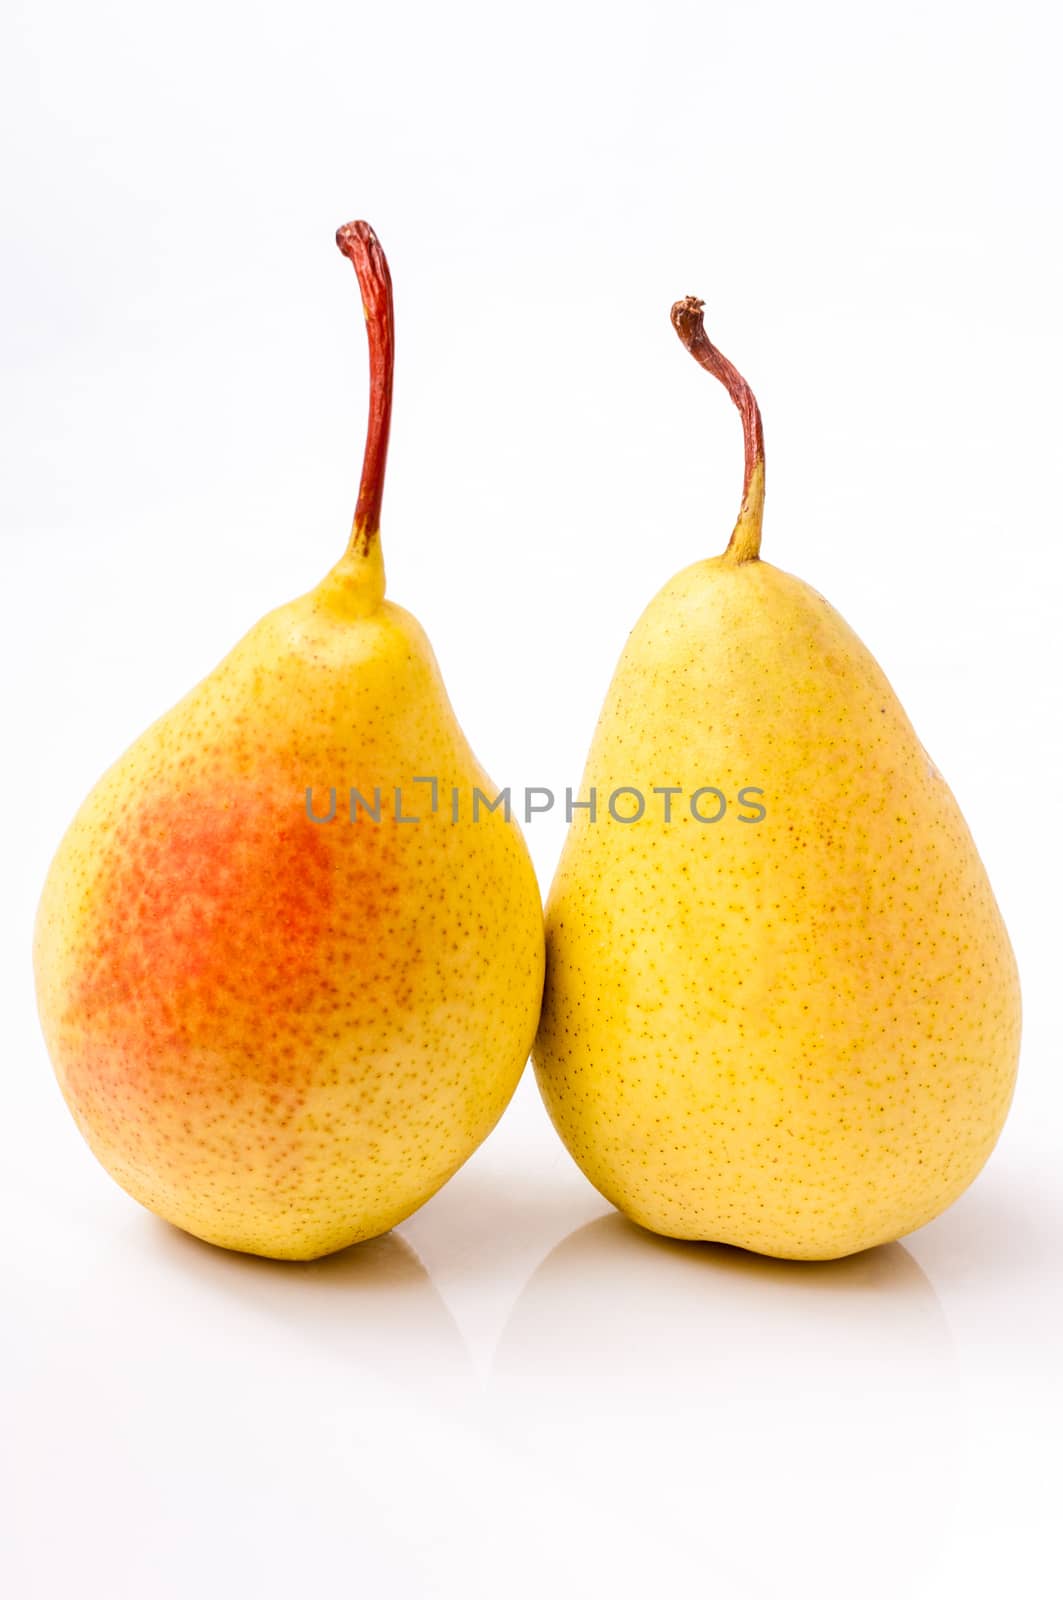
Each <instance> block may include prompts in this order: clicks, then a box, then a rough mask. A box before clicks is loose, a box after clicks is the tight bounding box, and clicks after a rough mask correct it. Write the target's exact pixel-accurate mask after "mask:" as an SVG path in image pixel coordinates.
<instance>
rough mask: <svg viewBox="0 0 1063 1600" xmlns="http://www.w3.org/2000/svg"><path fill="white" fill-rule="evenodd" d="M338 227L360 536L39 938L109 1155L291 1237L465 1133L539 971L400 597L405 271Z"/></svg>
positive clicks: (514, 887)
mask: <svg viewBox="0 0 1063 1600" xmlns="http://www.w3.org/2000/svg"><path fill="white" fill-rule="evenodd" d="M337 243H338V244H339V246H340V248H341V250H342V251H343V253H344V254H345V255H346V256H347V257H348V258H349V259H350V260H351V262H352V263H353V265H354V267H355V270H356V272H357V274H358V279H359V283H360V285H361V290H362V300H363V306H364V310H365V316H366V325H367V330H368V335H369V348H370V383H371V388H370V411H369V427H368V434H367V440H366V448H365V459H364V465H363V472H362V482H361V488H360V492H359V497H358V506H357V511H356V513H355V518H354V526H353V530H352V533H351V538H350V543H349V545H348V548H347V551H346V553H345V555H344V556H343V558H342V559H341V560H340V562H339V563H338V564H337V565H336V566H335V567H334V568H333V569H332V571H331V572H330V573H329V574H328V575H327V577H326V578H325V579H324V581H323V582H322V583H321V584H319V585H318V587H317V588H316V589H314V590H312V591H311V593H309V594H307V595H304V596H303V597H302V598H301V599H299V600H295V601H293V602H292V603H291V604H290V605H286V606H282V607H281V608H280V609H279V610H277V611H274V612H272V613H271V614H270V615H268V616H266V617H265V618H264V619H263V620H262V621H261V622H259V623H258V624H257V626H255V627H254V628H252V630H251V632H250V633H249V634H247V636H246V637H245V638H244V639H243V640H242V641H241V643H240V644H238V645H237V646H236V648H235V650H233V652H232V653H231V654H230V655H229V656H228V657H226V659H225V660H224V661H223V662H222V663H221V665H220V666H219V667H218V668H217V669H216V670H215V671H214V672H213V673H211V675H210V676H209V677H208V678H206V679H205V680H204V681H203V682H202V683H201V684H199V685H198V687H197V688H195V689H193V690H192V691H191V693H190V694H188V695H187V696H186V697H185V699H183V700H182V701H181V702H180V703H179V704H178V705H177V706H175V707H174V708H173V710H172V711H170V712H168V713H167V714H166V715H165V716H164V717H162V718H161V720H160V721H158V722H156V723H155V724H154V726H153V727H151V728H150V729H149V730H148V731H147V733H145V734H144V735H143V737H142V738H140V739H139V740H138V741H137V742H136V743H135V744H134V745H133V746H132V747H131V748H130V749H129V750H128V751H127V752H126V754H125V755H123V756H122V757H121V759H120V760H119V761H118V762H117V763H116V764H115V766H113V767H112V768H111V769H110V771H109V772H108V773H107V774H106V775H105V776H104V777H103V778H102V779H101V781H100V782H99V784H98V785H97V786H96V788H95V789H94V790H93V791H92V793H91V794H90V795H89V797H88V799H87V800H86V801H85V803H84V805H83V806H82V808H81V810H80V811H79V812H78V814H77V816H76V817H75V819H74V821H73V823H72V825H71V827H70V829H69V831H68V833H67V834H66V837H65V838H64V839H63V841H62V844H61V845H60V847H59V851H58V854H57V856H56V858H55V860H54V862H53V864H52V867H51V869H50V872H49V875H48V879H47V882H46V885H45V888H44V894H43V898H42V901H41V906H40V910H39V913H38V919H37V931H36V940H35V952H34V954H35V967H36V976H37V990H38V1001H39V1006H40V1014H41V1021H42V1024H43V1028H44V1034H45V1038H46V1040H47V1044H48V1048H49V1051H50V1053H51V1057H52V1061H53V1063H54V1066H55V1070H56V1074H57V1076H58V1079H59V1083H60V1086H61V1088H62V1091H63V1094H64V1095H65V1097H66V1100H67V1103H68V1105H69V1107H70V1109H71V1111H72V1112H73V1114H74V1117H75V1119H76V1121H77V1123H78V1126H79V1127H80V1129H81V1131H82V1133H83V1134H84V1135H85V1138H86V1139H87V1140H88V1142H89V1144H90V1145H91V1147H92V1149H93V1150H94V1152H95V1153H96V1155H97V1156H98V1157H99V1159H100V1161H101V1162H102V1163H103V1165H104V1166H105V1167H106V1168H107V1170H108V1171H109V1172H110V1173H111V1175H112V1176H113V1177H114V1178H116V1179H117V1181H118V1182H119V1183H120V1184H121V1185H122V1187H123V1188H125V1189H126V1190H128V1192H129V1193H130V1194H131V1195H133V1196H135V1198H136V1199H137V1200H139V1201H141V1202H142V1203H143V1204H144V1205H145V1206H148V1207H149V1208H150V1209H151V1210H152V1211H155V1212H157V1213H158V1214H159V1215H160V1216H163V1217H166V1218H167V1219H168V1220H169V1221H171V1222H173V1223H176V1224H177V1225H178V1226H179V1227H181V1228H185V1229H187V1230H188V1232H190V1233H194V1234H197V1235H199V1236H200V1237H201V1238H203V1239H207V1240H210V1241H212V1242H213V1243H215V1244H220V1245H227V1246H229V1247H231V1248H233V1249H236V1250H246V1251H251V1252H254V1253H257V1254H260V1255H269V1256H278V1257H290V1258H297V1259H306V1258H310V1257H314V1256H319V1255H322V1254H324V1253H326V1252H327V1251H332V1250H337V1249H340V1248H341V1247H343V1246H344V1245H348V1244H351V1243H353V1242H354V1241H356V1240H359V1239H366V1238H369V1237H371V1236H372V1235H375V1234H379V1233H383V1232H384V1231H386V1230H387V1229H388V1228H390V1227H392V1226H393V1225H394V1224H395V1223H397V1222H400V1221H401V1220H402V1218H404V1217H406V1216H407V1215H408V1214H409V1213H410V1212H411V1211H413V1210H414V1209H415V1208H416V1207H417V1206H419V1205H420V1204H421V1203H422V1202H423V1201H424V1200H426V1199H427V1198H428V1197H429V1195H431V1194H432V1193H433V1192H434V1191H435V1190H436V1189H438V1188H439V1186H440V1185H441V1184H442V1183H444V1182H445V1181H446V1179H447V1178H449V1177H450V1176H451V1174H452V1173H453V1172H454V1171H455V1170H456V1169H457V1168H458V1167H459V1166H460V1165H461V1163H462V1162H463V1161H465V1159H466V1158H467V1157H468V1156H469V1155H470V1154H471V1153H472V1151H473V1150H474V1149H475V1148H476V1146H477V1145H478V1144H479V1143H480V1141H481V1140H482V1139H483V1138H484V1137H485V1136H486V1135H487V1133H488V1132H489V1131H490V1129H491V1128H492V1127H493V1126H494V1124H495V1122H496V1121H497V1120H498V1118H499V1116H500V1115H501V1113H502V1111H503V1109H504V1107H505V1105H506V1103H507V1101H508V1100H509V1098H510V1095H511V1094H512V1092H513V1090H514V1088H515V1087H516V1084H517V1080H518V1078H519V1077H520V1074H521V1071H522V1069H523V1067H524V1064H525V1061H526V1059H527V1055H528V1050H529V1047H530V1045H531V1040H532V1037H533V1035H534V1032H535V1026H536V1022H537V1020H538V1015H539V1002H540V998H541V992H542V977H543V927H542V910H541V904H540V899H539V892H538V887H537V885H536V881H535V876H534V873H533V871H532V866H531V862H530V860H529V857H528V853H527V850H526V847H525V844H524V841H523V839H522V838H521V836H520V833H519V831H518V829H517V827H516V825H515V824H514V823H513V822H512V821H511V820H509V816H508V801H506V803H505V804H503V799H504V797H503V799H500V798H499V797H498V794H497V791H496V790H495V789H494V788H493V787H492V786H491V784H490V781H489V780H488V778H487V777H486V775H485V774H484V772H483V771H482V769H481V768H480V766H479V765H478V764H477V762H476V759H475V757H474V755H473V753H472V751H471V750H470V748H469V746H468V744H467V743H466V740H465V737H464V735H463V734H462V731H461V728H460V727H459V726H458V723H457V721H456V719H455V716H454V713H453V710H452V709H451V706H450V702H449V700H448V698H447V694H446V690H445V689H444V687H443V682H442V679H441V677H440V674H439V669H438V667H437V665H436V661H435V658H434V656H433V654H432V650H431V647H430V645H429V643H428V640H427V639H426V637H425V635H424V633H423V632H422V630H421V628H420V627H419V626H418V624H417V622H416V621H415V620H414V618H413V617H412V616H410V615H409V613H408V612H406V611H403V610H401V609H400V607H398V606H395V605H392V604H390V603H389V602H388V601H386V600H385V599H384V570H383V565H382V561H381V554H380V538H379V518H380V502H381V495H382V490H383V480H384V467H385V461H386V454H387V443H388V432H389V425H390V415H391V388H392V367H393V350H394V334H393V310H392V295H391V281H390V275H389V273H388V268H387V262H386V260H385V258H384V255H383V252H382V250H381V248H380V245H379V243H378V241H377V239H376V237H375V235H374V233H373V231H372V229H371V228H370V227H369V226H368V225H367V224H366V223H364V222H357V223H351V224H349V225H347V226H346V227H344V228H341V229H340V231H339V233H338V235H337ZM491 806H494V807H495V809H490V807H491Z"/></svg>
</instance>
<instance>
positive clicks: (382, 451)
mask: <svg viewBox="0 0 1063 1600" xmlns="http://www.w3.org/2000/svg"><path fill="white" fill-rule="evenodd" d="M336 243H337V244H338V245H339V247H340V249H341V250H342V251H343V254H344V255H345V256H346V257H347V260H348V261H349V262H350V263H351V265H352V266H353V267H354V270H355V272H356V273H357V274H358V287H359V288H360V289H361V291H362V309H363V311H364V312H365V328H366V333H367V335H368V338H369V421H368V423H367V426H366V433H365V455H364V457H363V458H362V481H361V483H360V484H359V486H358V504H357V506H356V507H355V512H354V524H353V526H352V528H351V542H350V546H349V549H350V550H351V552H352V553H357V554H359V555H363V556H365V555H368V554H369V550H370V547H371V546H372V543H373V541H374V539H376V537H377V535H378V534H379V532H380V505H381V501H382V500H383V498H384V473H385V471H386V470H387V461H388V435H389V434H390V432H391V391H392V375H393V372H394V367H395V305H394V301H393V299H392V294H391V273H390V272H389V271H388V262H387V257H386V256H385V254H384V252H383V250H382V249H381V246H380V240H379V239H378V238H377V236H376V234H375V233H374V232H373V230H372V228H371V227H370V226H369V224H368V222H347V223H345V224H344V226H343V227H342V228H339V229H338V230H337V232H336Z"/></svg>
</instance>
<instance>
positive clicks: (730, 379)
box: [672, 295, 764, 562]
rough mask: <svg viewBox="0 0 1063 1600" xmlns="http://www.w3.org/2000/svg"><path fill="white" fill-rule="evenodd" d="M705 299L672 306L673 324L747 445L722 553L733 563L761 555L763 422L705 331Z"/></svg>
mask: <svg viewBox="0 0 1063 1600" xmlns="http://www.w3.org/2000/svg"><path fill="white" fill-rule="evenodd" d="M704 304H705V302H704V301H703V300H698V299H695V297H694V296H693V295H688V296H687V297H686V299H685V300H677V301H676V303H675V305H674V306H673V307H672V326H673V328H674V329H675V331H676V333H677V334H678V335H679V337H680V339H681V341H682V343H683V344H684V345H685V347H686V348H687V349H688V350H689V351H690V354H691V355H692V356H693V357H694V360H695V361H697V362H699V363H700V365H701V366H703V367H704V368H705V371H706V372H711V373H712V375H713V377H714V378H718V379H719V380H720V382H721V383H722V384H723V386H724V388H725V389H726V390H727V393H728V394H729V395H730V396H731V399H732V400H733V401H734V403H735V405H736V406H737V407H738V411H739V414H740V416H741V418H742V437H743V439H744V440H745V447H746V470H745V478H744V481H743V484H742V507H741V510H740V511H739V513H738V521H737V522H736V523H735V527H734V532H733V533H732V534H731V539H730V543H729V544H728V546H727V550H726V552H725V554H727V555H729V556H730V557H731V558H732V559H733V560H734V561H736V562H743V561H756V560H757V559H758V558H759V556H760V529H761V520H762V517H763V511H764V424H763V422H762V421H761V419H760V407H759V406H758V405H757V402H756V397H755V395H754V394H753V391H752V389H751V388H750V387H749V384H748V383H747V382H746V380H745V379H744V378H743V376H742V374H741V373H740V372H739V371H738V369H737V367H733V366H732V365H731V363H730V362H729V361H728V359H727V357H726V356H724V355H721V354H720V352H719V350H717V348H716V346H715V345H714V344H713V343H712V341H711V340H710V339H709V336H708V334H707V333H706V332H705V323H704V319H703V317H702V308H703V306H704Z"/></svg>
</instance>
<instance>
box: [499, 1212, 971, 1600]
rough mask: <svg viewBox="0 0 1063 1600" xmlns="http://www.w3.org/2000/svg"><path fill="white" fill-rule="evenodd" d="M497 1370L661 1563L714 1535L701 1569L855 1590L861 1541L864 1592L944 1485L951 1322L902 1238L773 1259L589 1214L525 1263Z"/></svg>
mask: <svg viewBox="0 0 1063 1600" xmlns="http://www.w3.org/2000/svg"><path fill="white" fill-rule="evenodd" d="M494 1385H495V1389H496V1392H497V1394H498V1396H499V1403H498V1406H497V1408H496V1417H497V1420H498V1424H499V1426H500V1427H502V1428H504V1429H506V1430H507V1431H509V1432H511V1433H513V1434H516V1435H519V1436H520V1437H521V1438H522V1439H523V1440H524V1441H525V1442H526V1443H527V1445H528V1447H529V1448H530V1450H531V1451H532V1452H533V1453H534V1454H535V1455H536V1457H537V1458H538V1459H539V1461H540V1462H541V1466H542V1469H543V1470H544V1471H548V1470H551V1467H552V1468H553V1470H561V1471H563V1472H565V1473H566V1474H570V1475H571V1476H572V1480H573V1492H578V1488H577V1486H578V1483H579V1481H580V1480H581V1479H582V1480H583V1481H588V1480H589V1481H593V1482H595V1483H596V1484H597V1485H598V1487H599V1490H601V1489H602V1488H603V1487H606V1486H607V1492H608V1493H611V1494H613V1495H615V1496H616V1498H617V1500H618V1501H620V1502H622V1503H623V1504H625V1505H626V1506H627V1507H628V1508H629V1513H630V1515H631V1517H632V1518H637V1519H638V1520H639V1521H640V1522H642V1523H643V1524H646V1523H648V1524H650V1525H651V1526H653V1527H656V1529H658V1530H659V1535H658V1536H659V1541H660V1545H661V1548H662V1562H663V1565H664V1566H665V1567H667V1568H670V1569H674V1570H675V1571H676V1573H677V1574H678V1573H681V1572H682V1571H688V1572H689V1571H690V1570H691V1567H690V1563H691V1562H692V1561H696V1559H697V1556H698V1553H699V1551H701V1552H702V1553H703V1555H704V1552H705V1550H706V1547H711V1558H710V1559H708V1561H707V1565H706V1570H714V1571H717V1572H726V1573H728V1574H730V1575H731V1576H732V1578H733V1579H734V1580H735V1581H736V1582H738V1583H740V1584H741V1592H742V1593H748V1594H750V1595H761V1594H763V1595H765V1596H769V1595H771V1596H774V1595H778V1594H781V1593H785V1592H788V1590H789V1591H790V1592H792V1587H793V1583H794V1579H795V1575H796V1574H798V1573H801V1574H810V1573H814V1574H815V1587H816V1592H817V1593H819V1594H821V1595H824V1596H830V1595H835V1594H837V1595H839V1596H841V1595H850V1594H852V1593H853V1590H854V1564H856V1565H857V1566H859V1568H861V1569H864V1568H865V1567H866V1560H867V1552H868V1550H869V1549H871V1550H874V1552H875V1556H874V1561H873V1563H872V1570H870V1571H867V1570H861V1577H860V1584H859V1592H860V1593H862V1594H864V1595H868V1594H876V1595H877V1594H883V1595H886V1594H896V1593H897V1592H898V1588H899V1585H900V1584H901V1583H902V1580H903V1579H904V1578H905V1577H906V1576H907V1575H909V1574H910V1573H911V1570H912V1565H913V1563H914V1564H915V1565H916V1567H917V1568H918V1569H922V1568H923V1567H924V1566H925V1565H926V1563H927V1561H928V1560H929V1559H930V1556H931V1554H932V1549H931V1547H932V1546H933V1544H934V1542H935V1541H936V1540H937V1539H938V1538H939V1537H940V1530H941V1529H942V1527H943V1526H944V1524H945V1520H946V1517H947V1513H948V1509H949V1507H948V1501H949V1498H950V1496H951V1495H952V1494H953V1492H954V1488H955V1483H956V1473H955V1460H954V1458H955V1455H956V1452H957V1450H958V1448H959V1441H960V1438H961V1436H962V1420H961V1417H960V1415H959V1410H958V1404H957V1384H956V1373H955V1362H954V1355H953V1349H952V1344H951V1339H950V1336H949V1331H948V1327H947V1324H946V1322H945V1319H944V1316H943V1314H942V1311H941V1307H940V1305H939V1303H938V1300H937V1297H936V1296H935V1294H934V1291H933V1288H932V1287H931V1285H930V1283H929V1281H928V1280H927V1278H926V1276H925V1274H924V1273H923V1272H922V1271H921V1270H920V1268H919V1267H918V1266H917V1264H916V1262H915V1261H914V1260H913V1258H912V1257H911V1255H909V1253H908V1252H907V1251H906V1250H905V1249H903V1247H902V1246H900V1245H890V1246H887V1247H883V1248H880V1249H878V1250H873V1251H869V1252H866V1253H864V1254H862V1255H859V1256H855V1257H852V1258H850V1259H848V1260H845V1261H840V1262H831V1263H823V1264H810V1263H787V1262H774V1261H767V1260H764V1259H763V1258H759V1257H756V1256H750V1255H746V1254H743V1253H742V1252H741V1251H737V1250H731V1249H727V1248H726V1247H721V1246H710V1245H696V1244H687V1243H680V1242H677V1241H672V1240H665V1239H659V1238H656V1237H654V1236H653V1235H651V1234H648V1233H645V1232H644V1231H642V1230H641V1229H639V1228H636V1227H635V1226H634V1225H632V1224H631V1223H628V1222H626V1221H625V1220H624V1219H622V1218H621V1217H619V1216H617V1215H609V1216H605V1217H602V1218H600V1219H599V1220H597V1221H595V1222H592V1223H589V1224H587V1225H586V1226H584V1227H582V1228H579V1229H577V1230H576V1231H575V1232H574V1233H572V1234H571V1235H570V1236H569V1237H568V1238H566V1239H564V1240H563V1241H562V1242H561V1243H560V1244H558V1245H557V1247H556V1248H555V1249H554V1250H553V1251H552V1252H551V1253H550V1255H549V1256H548V1257H547V1258H546V1260H545V1261H544V1262H543V1263H542V1265H541V1266H540V1267H539V1268H538V1269H537V1270H536V1271H535V1272H534V1274H533V1275H532V1277H531V1279H530V1281H529V1283H528V1284H527V1286H526V1288H525V1289H524V1291H523V1293H522V1294H521V1296H520V1298H519V1300H518V1302H517V1304H516V1306H515V1308H514V1310H513V1313H512V1316H511V1318H510V1320H509V1323H508V1325H507V1327H506V1329H505V1331H504V1333H503V1336H502V1338H501V1340H500V1342H499V1346H498V1351H497V1355H496V1359H495V1364H494ZM901 1483H903V1491H901V1490H900V1489H899V1485H900V1484H901ZM897 1517H903V1520H904V1537H903V1540H898V1539H896V1538H893V1537H890V1536H888V1529H887V1526H886V1525H885V1523H884V1519H885V1518H889V1519H893V1518H897Z"/></svg>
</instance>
